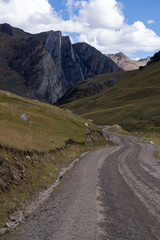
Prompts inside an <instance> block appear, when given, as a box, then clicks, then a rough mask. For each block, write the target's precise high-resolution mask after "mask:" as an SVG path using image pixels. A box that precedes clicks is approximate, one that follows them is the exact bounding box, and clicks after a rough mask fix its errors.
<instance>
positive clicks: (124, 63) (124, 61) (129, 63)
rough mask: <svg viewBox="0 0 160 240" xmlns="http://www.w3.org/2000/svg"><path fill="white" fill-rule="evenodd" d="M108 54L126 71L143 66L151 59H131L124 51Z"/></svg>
mask: <svg viewBox="0 0 160 240" xmlns="http://www.w3.org/2000/svg"><path fill="white" fill-rule="evenodd" d="M106 56H107V57H109V58H111V59H112V60H113V61H114V62H115V63H116V64H117V65H118V66H119V67H120V68H122V69H123V70H124V71H129V70H134V69H138V68H139V67H140V66H142V67H143V66H145V65H146V64H147V63H148V61H149V60H150V57H147V58H143V59H140V60H138V61H135V60H131V59H130V58H129V57H127V56H126V55H125V54H124V53H122V52H119V53H116V54H108V55H106Z"/></svg>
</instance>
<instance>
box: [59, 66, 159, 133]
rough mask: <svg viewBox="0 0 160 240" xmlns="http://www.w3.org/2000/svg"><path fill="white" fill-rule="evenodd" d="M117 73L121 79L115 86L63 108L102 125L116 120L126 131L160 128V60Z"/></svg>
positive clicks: (113, 122)
mask: <svg viewBox="0 0 160 240" xmlns="http://www.w3.org/2000/svg"><path fill="white" fill-rule="evenodd" d="M117 74H118V77H119V78H120V79H121V81H120V82H119V83H117V84H116V85H115V86H113V87H112V88H110V89H107V90H105V91H103V92H101V93H99V94H97V95H94V96H91V97H88V98H83V99H79V100H75V101H73V102H71V103H68V104H65V105H62V107H63V108H69V109H71V110H72V111H73V112H74V113H77V114H80V115H81V116H83V117H85V118H87V119H93V120H94V121H95V123H96V124H99V125H104V124H115V123H117V124H120V125H121V126H122V127H123V128H125V129H127V130H134V131H135V130H137V129H138V130H141V129H143V130H145V129H148V128H149V129H150V130H153V129H154V128H155V127H156V130H157V131H159V128H160V62H156V63H152V64H150V65H149V66H147V67H145V68H143V69H142V70H136V71H132V72H125V73H117ZM105 76H106V78H107V76H108V75H107V74H106V75H103V77H105ZM72 98H73V96H72Z"/></svg>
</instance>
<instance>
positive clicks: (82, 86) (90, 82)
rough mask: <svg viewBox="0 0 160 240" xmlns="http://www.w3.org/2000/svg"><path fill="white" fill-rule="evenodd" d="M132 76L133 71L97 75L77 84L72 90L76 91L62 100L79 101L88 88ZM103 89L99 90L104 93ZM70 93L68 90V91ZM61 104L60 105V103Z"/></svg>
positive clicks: (84, 95)
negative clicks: (106, 81)
mask: <svg viewBox="0 0 160 240" xmlns="http://www.w3.org/2000/svg"><path fill="white" fill-rule="evenodd" d="M133 74H134V71H128V72H121V73H120V74H119V73H107V74H101V75H98V76H96V77H94V78H89V79H87V80H85V81H84V82H82V83H78V84H77V85H76V86H74V87H73V89H76V91H75V90H74V91H73V92H72V93H70V95H69V96H67V98H66V99H63V98H62V99H63V102H65V103H66V102H67V103H68V102H73V101H75V100H78V99H81V98H85V97H86V92H87V91H88V89H89V88H94V87H95V86H96V84H97V83H101V82H103V81H105V80H111V79H114V80H117V81H121V80H122V79H124V78H125V79H126V78H128V77H131V76H132V75H133ZM104 90H105V89H101V91H104ZM69 92H70V90H69ZM89 95H90V96H91V95H93V93H92V92H90V93H89ZM60 104H62V103H60Z"/></svg>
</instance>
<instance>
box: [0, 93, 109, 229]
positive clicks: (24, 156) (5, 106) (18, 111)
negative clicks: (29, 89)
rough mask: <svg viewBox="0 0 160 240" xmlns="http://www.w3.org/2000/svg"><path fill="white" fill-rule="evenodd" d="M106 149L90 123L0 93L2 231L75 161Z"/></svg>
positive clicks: (45, 105)
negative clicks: (88, 152)
mask: <svg viewBox="0 0 160 240" xmlns="http://www.w3.org/2000/svg"><path fill="white" fill-rule="evenodd" d="M106 143H107V142H106V140H104V138H103V137H102V133H101V130H100V129H99V128H97V127H96V126H95V125H94V124H93V123H91V122H90V121H87V120H85V119H83V118H81V117H78V116H76V115H74V114H72V113H71V112H68V111H64V110H62V109H59V108H57V107H55V106H52V105H49V104H45V103H40V102H38V101H37V100H29V99H27V98H23V97H19V96H16V95H14V94H12V93H9V92H4V91H0V227H2V226H4V223H5V221H6V219H7V218H8V217H10V216H11V215H12V213H13V212H14V211H15V210H17V209H18V208H19V207H20V206H22V205H23V204H24V203H26V202H28V201H30V200H31V198H33V197H36V196H37V195H38V193H39V192H40V191H43V190H44V189H46V188H47V187H48V186H50V185H51V184H53V183H54V181H55V180H56V179H57V177H58V175H59V173H60V172H61V171H62V170H63V169H64V168H65V167H67V166H68V165H69V164H70V163H71V162H72V161H73V160H74V159H75V158H77V157H79V156H80V155H81V154H82V153H83V152H84V151H88V150H92V149H95V148H97V147H100V146H104V145H106Z"/></svg>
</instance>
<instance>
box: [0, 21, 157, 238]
mask: <svg viewBox="0 0 160 240" xmlns="http://www.w3.org/2000/svg"><path fill="white" fill-rule="evenodd" d="M159 145H160V52H157V53H156V54H155V55H154V56H153V57H151V58H150V57H147V58H145V59H141V60H139V61H133V60H131V59H129V58H128V57H127V56H126V55H125V54H123V53H122V52H119V53H117V54H107V55H106V54H103V53H102V52H100V51H99V50H97V49H96V48H95V47H93V46H91V45H89V44H88V43H86V42H78V43H72V41H71V39H70V38H69V37H68V36H66V35H65V36H64V35H63V34H62V32H61V31H52V30H51V31H47V32H41V33H35V34H31V33H27V32H25V31H23V30H22V29H19V28H15V27H12V26H11V25H9V24H7V23H4V24H0V238H2V239H3V240H25V239H26V240H32V239H34V240H44V239H47V240H53V239H54V240H71V239H74V240H81V239H86V240H90V239H91V240H94V239H97V240H106V239H108V240H115V239H128V240H131V239H133V240H135V239H142V240H152V239H157V240H158V239H160V230H159V224H160V217H159V216H160V214H159V213H160V212H159V209H160V205H159V203H160V164H159V161H160V148H159Z"/></svg>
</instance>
